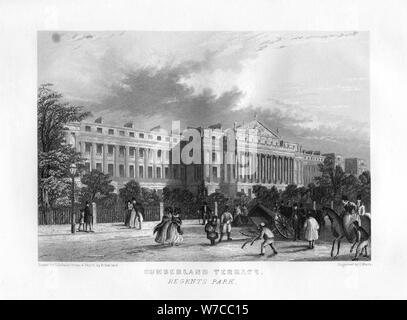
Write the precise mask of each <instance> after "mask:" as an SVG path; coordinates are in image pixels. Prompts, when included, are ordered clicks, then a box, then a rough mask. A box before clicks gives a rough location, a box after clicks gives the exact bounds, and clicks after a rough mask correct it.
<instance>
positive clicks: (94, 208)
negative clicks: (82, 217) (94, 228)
mask: <svg viewBox="0 0 407 320" xmlns="http://www.w3.org/2000/svg"><path fill="white" fill-rule="evenodd" d="M97 216H98V214H97V207H96V202H92V225H95V224H97Z"/></svg>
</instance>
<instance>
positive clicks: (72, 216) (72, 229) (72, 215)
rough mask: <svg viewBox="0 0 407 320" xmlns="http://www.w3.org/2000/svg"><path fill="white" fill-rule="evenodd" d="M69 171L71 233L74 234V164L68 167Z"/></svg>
mask: <svg viewBox="0 0 407 320" xmlns="http://www.w3.org/2000/svg"><path fill="white" fill-rule="evenodd" d="M69 171H70V173H71V177H72V185H71V206H72V208H71V210H72V211H71V233H75V221H76V219H75V174H76V164H75V163H73V164H71V166H70V167H69Z"/></svg>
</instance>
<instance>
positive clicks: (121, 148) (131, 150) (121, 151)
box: [85, 143, 169, 159]
mask: <svg viewBox="0 0 407 320" xmlns="http://www.w3.org/2000/svg"><path fill="white" fill-rule="evenodd" d="M114 148H115V146H114V145H110V144H108V145H107V153H108V155H113V153H114ZM91 149H92V143H85V152H86V153H90V152H91ZM135 150H136V148H135V147H130V148H129V156H130V157H134V155H135ZM154 151H156V155H157V158H161V157H162V153H163V152H162V150H150V152H154ZM102 152H103V144H96V153H97V154H102ZM138 152H139V154H138V156H139V158H143V157H144V153H145V149H144V148H139V151H138ZM125 154H126V147H124V146H119V156H120V157H124V156H125ZM165 156H166V159H168V158H169V151H165Z"/></svg>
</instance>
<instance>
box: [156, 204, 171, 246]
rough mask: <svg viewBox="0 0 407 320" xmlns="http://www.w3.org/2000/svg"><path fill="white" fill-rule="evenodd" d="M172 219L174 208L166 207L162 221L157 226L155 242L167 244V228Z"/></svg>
mask: <svg viewBox="0 0 407 320" xmlns="http://www.w3.org/2000/svg"><path fill="white" fill-rule="evenodd" d="M171 221H172V209H171V208H170V207H166V208H165V209H164V216H163V218H162V220H161V222H160V223H159V224H158V225H156V226H155V228H154V231H153V234H155V233H156V236H155V239H154V240H155V242H157V243H161V244H165V243H166V242H167V230H168V227H169V226H170V224H171Z"/></svg>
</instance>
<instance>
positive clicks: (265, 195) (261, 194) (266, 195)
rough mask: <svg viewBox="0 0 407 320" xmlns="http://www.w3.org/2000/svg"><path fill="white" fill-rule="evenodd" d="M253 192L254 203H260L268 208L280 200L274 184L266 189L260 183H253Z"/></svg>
mask: <svg viewBox="0 0 407 320" xmlns="http://www.w3.org/2000/svg"><path fill="white" fill-rule="evenodd" d="M253 193H254V195H255V196H256V203H262V204H263V205H265V206H266V207H269V208H272V207H274V206H275V205H276V204H277V203H278V202H279V201H280V193H279V192H278V190H277V188H276V187H275V186H272V187H271V188H270V189H268V188H267V187H265V186H262V185H255V186H253Z"/></svg>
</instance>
